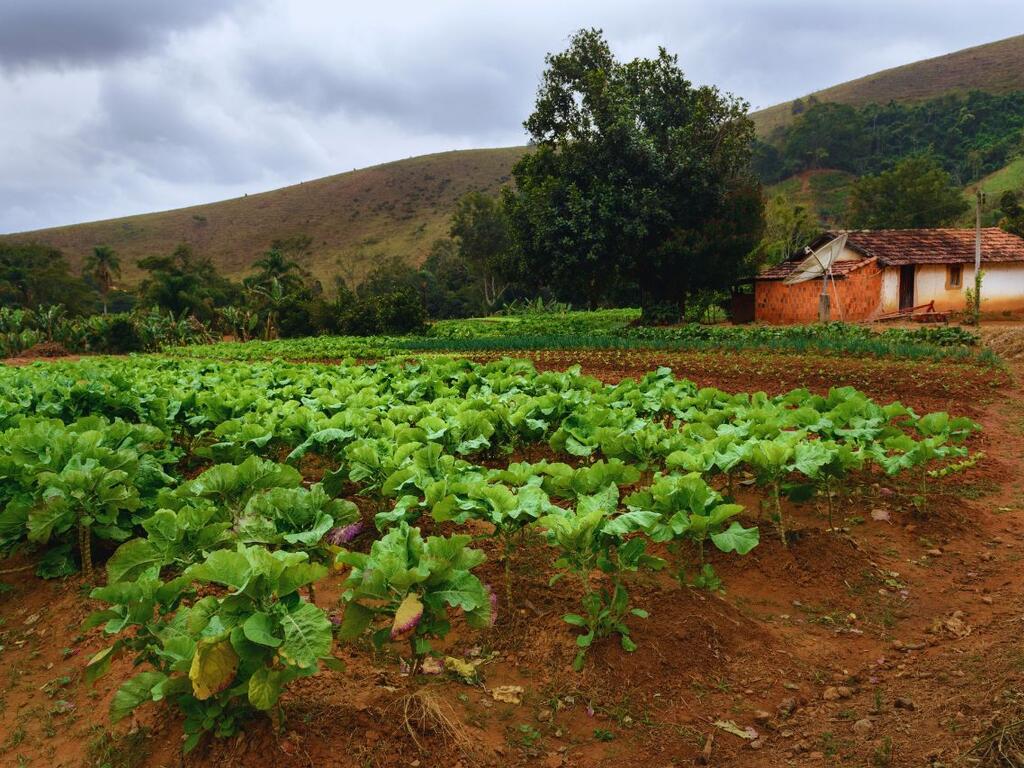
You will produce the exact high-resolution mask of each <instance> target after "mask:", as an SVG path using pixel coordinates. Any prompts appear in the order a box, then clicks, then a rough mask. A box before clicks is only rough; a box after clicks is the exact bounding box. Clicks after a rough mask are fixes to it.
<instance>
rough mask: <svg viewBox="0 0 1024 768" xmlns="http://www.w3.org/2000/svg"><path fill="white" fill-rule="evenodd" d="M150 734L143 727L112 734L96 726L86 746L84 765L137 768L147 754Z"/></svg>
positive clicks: (92, 767) (91, 767)
mask: <svg viewBox="0 0 1024 768" xmlns="http://www.w3.org/2000/svg"><path fill="white" fill-rule="evenodd" d="M150 735H151V734H150V731H149V729H148V728H145V727H140V728H133V729H132V730H130V731H128V732H127V733H123V734H113V733H111V732H110V731H108V730H107V729H105V728H103V727H102V726H97V727H96V728H95V729H94V733H93V735H92V737H91V738H90V739H89V744H88V746H87V748H86V756H85V765H86V766H87V767H88V768H101V767H102V768H138V766H141V765H143V764H144V763H145V761H146V758H147V757H148V756H149V739H150Z"/></svg>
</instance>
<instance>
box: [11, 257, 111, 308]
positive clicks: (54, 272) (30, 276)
mask: <svg viewBox="0 0 1024 768" xmlns="http://www.w3.org/2000/svg"><path fill="white" fill-rule="evenodd" d="M95 296H96V294H95V293H93V292H92V291H90V290H89V287H88V286H87V285H86V283H85V282H84V281H83V280H81V279H79V278H77V277H75V276H74V275H72V274H71V269H70V267H69V266H68V262H67V259H66V258H65V257H64V254H63V253H61V252H60V251H59V250H57V249H56V248H52V247H49V246H45V245H41V244H37V243H21V244H17V243H8V242H2V243H0V307H4V308H8V307H10V308H14V307H20V308H22V309H30V308H34V307H37V306H39V305H40V304H61V305H63V306H64V307H65V308H66V309H67V310H68V312H69V313H70V314H72V315H78V314H83V313H86V312H88V311H89V310H90V309H92V306H93V304H94V302H95Z"/></svg>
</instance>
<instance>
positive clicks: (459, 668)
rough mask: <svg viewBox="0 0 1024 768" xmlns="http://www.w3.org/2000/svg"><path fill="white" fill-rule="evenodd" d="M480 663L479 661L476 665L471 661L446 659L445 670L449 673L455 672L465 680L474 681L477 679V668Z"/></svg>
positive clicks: (448, 657)
mask: <svg viewBox="0 0 1024 768" xmlns="http://www.w3.org/2000/svg"><path fill="white" fill-rule="evenodd" d="M479 663H480V662H479V661H478V662H476V664H474V663H473V662H471V661H465V660H463V659H457V658H455V657H454V656H445V657H444V668H445V669H447V670H448V671H449V672H454V673H455V674H456V675H458V676H459V677H461V678H462V679H463V680H473V679H474V678H475V677H476V667H477V664H479Z"/></svg>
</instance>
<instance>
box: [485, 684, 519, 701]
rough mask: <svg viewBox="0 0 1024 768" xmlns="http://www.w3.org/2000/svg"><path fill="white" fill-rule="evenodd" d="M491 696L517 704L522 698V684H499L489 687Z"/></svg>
mask: <svg viewBox="0 0 1024 768" xmlns="http://www.w3.org/2000/svg"><path fill="white" fill-rule="evenodd" d="M491 698H492V699H494V700H495V701H502V702H504V703H506V704H518V703H520V702H521V701H522V700H523V686H521V685H499V686H498V687H497V688H491Z"/></svg>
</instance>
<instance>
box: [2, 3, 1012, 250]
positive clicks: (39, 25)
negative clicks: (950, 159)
mask: <svg viewBox="0 0 1024 768" xmlns="http://www.w3.org/2000/svg"><path fill="white" fill-rule="evenodd" d="M585 26H588V27H589V26H598V27H602V28H603V29H604V30H605V32H606V34H607V35H608V37H609V39H610V41H611V43H612V46H613V48H614V49H615V51H616V53H617V54H618V55H619V56H620V57H621V58H631V57H633V56H642V55H651V54H653V53H654V52H655V51H656V49H657V46H658V45H659V44H660V45H664V46H666V47H667V48H668V49H669V50H670V51H672V52H674V53H677V54H678V55H679V60H680V64H681V66H682V67H683V69H684V70H685V71H686V72H687V74H688V75H689V76H690V78H691V79H692V80H694V81H695V82H698V83H715V84H717V85H719V86H721V87H722V88H723V89H725V90H728V91H732V92H733V93H735V94H737V95H739V96H742V97H744V98H745V99H747V100H748V101H749V102H750V103H751V105H752V106H753V108H757V107H761V106H769V105H771V104H774V103H776V102H779V101H784V100H787V99H790V98H793V97H796V96H799V95H802V94H804V93H807V92H809V91H811V90H815V89H817V88H822V87H826V86H828V85H832V84H834V83H836V82H841V81H843V80H847V79H850V78H853V77H857V76H860V75H864V74H868V73H871V72H874V71H877V70H879V69H883V68H885V67H890V66H895V65H898V64H903V63H907V62H910V61H915V60H917V59H920V58H925V57H928V56H934V55H938V54H941V53H946V52H949V51H953V50H957V49H959V48H964V47H967V46H970V45H977V44H980V43H985V42H989V41H992V40H996V39H999V38H1003V37H1008V36H1010V35H1014V34H1018V33H1020V32H1024V3H1021V2H1020V0H973V2H971V3H963V2H961V1H960V0H957V2H947V0H860V2H855V3H851V2H849V0H842V2H837V1H835V0H702V1H700V2H698V1H697V0H628V2H627V1H623V2H612V1H611V0H559V2H549V1H547V0H519V2H515V3H500V4H499V3H497V2H488V1H487V0H483V1H482V2H481V0H476V1H475V2H470V1H469V0H464V1H460V2H455V1H451V2H448V1H446V0H427V2H423V0H420V1H419V2H406V0H386V2H375V3H358V4H356V3H348V2H343V1H342V0H174V2H169V1H168V0H0V116H2V117H0V232H12V231H23V230H28V229H35V228H38V227H45V226H53V225H58V224H66V223H71V222H76V221H88V220H94V219H101V218H109V217H113V216H122V215H126V214H131V213H142V212H145V211H152V210H162V209H166V208H173V207H179V206H184V205H190V204H193V203H199V202H208V201H213V200H218V199H223V198H226V197H234V196H237V195H240V194H242V193H245V192H257V191H261V190H266V189H273V188H275V187H279V186H283V185H285V184H290V183H295V182H298V181H301V180H305V179H313V178H317V177H320V176H325V175H328V174H332V173H338V172H340V171H345V170H351V169H352V168H357V167H363V166H366V165H372V164H374V163H379V162H385V161H387V160H393V159H397V158H402V157H408V156H411V155H417V154H422V153H425V152H435V151H441V150H447V149H458V148H466V147H484V146H502V145H510V144H521V143H523V142H524V134H523V130H522V125H521V123H522V120H523V119H524V118H525V116H526V115H527V113H528V112H529V109H530V106H531V103H532V98H533V95H534V92H535V89H536V86H537V82H538V78H539V75H540V72H541V69H542V67H543V58H544V54H545V53H546V52H547V51H552V50H558V49H561V48H563V47H564V46H565V44H566V42H567V39H568V37H569V36H570V35H571V34H572V32H573V31H574V30H576V29H578V28H580V27H585Z"/></svg>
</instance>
